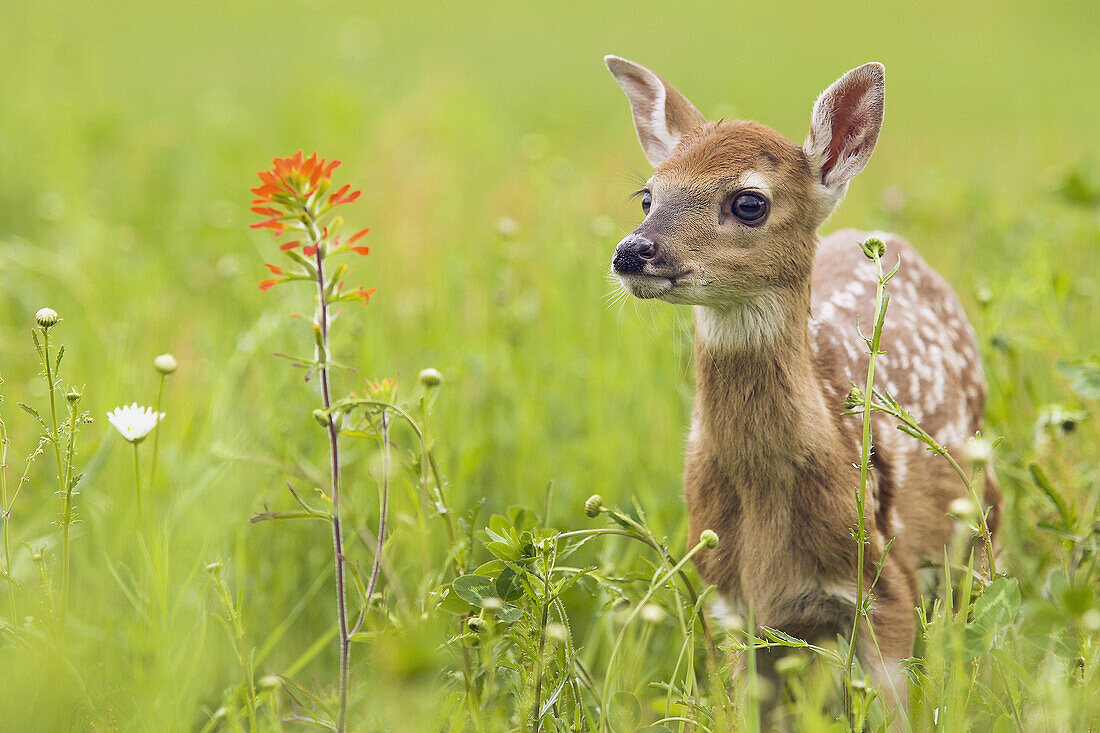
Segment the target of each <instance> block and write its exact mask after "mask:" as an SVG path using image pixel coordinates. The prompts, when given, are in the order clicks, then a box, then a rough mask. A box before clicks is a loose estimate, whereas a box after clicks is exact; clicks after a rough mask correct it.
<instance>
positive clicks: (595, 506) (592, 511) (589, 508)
mask: <svg viewBox="0 0 1100 733" xmlns="http://www.w3.org/2000/svg"><path fill="white" fill-rule="evenodd" d="M602 510H603V497H602V496H600V495H599V494H593V495H592V496H590V497H588V501H586V502H584V515H585V516H586V517H598V516H600V511H602Z"/></svg>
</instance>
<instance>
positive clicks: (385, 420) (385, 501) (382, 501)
mask: <svg viewBox="0 0 1100 733" xmlns="http://www.w3.org/2000/svg"><path fill="white" fill-rule="evenodd" d="M381 422H382V493H381V496H380V497H379V499H378V501H379V508H378V548H377V549H376V550H375V552H374V564H373V566H372V567H371V572H370V583H369V584H368V585H367V593H366V597H365V598H364V599H363V606H364V612H365V611H366V608H369V606H370V599H371V598H372V597H373V596H374V587H375V585H376V584H377V583H378V572H379V570H380V569H381V568H382V548H383V547H384V546H385V544H386V513H387V511H388V509H389V503H390V418H389V415H387V414H386V411H385V410H383V411H382V418H381Z"/></svg>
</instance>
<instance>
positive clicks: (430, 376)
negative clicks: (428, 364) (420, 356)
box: [420, 368, 443, 388]
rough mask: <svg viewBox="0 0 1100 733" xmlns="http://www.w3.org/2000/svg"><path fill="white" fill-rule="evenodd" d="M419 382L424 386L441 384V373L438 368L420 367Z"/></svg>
mask: <svg viewBox="0 0 1100 733" xmlns="http://www.w3.org/2000/svg"><path fill="white" fill-rule="evenodd" d="M420 383H421V384H423V385H424V386H425V387H429V388H430V387H438V386H439V385H441V384H443V374H441V373H440V371H439V370H438V369H431V368H429V369H421V370H420Z"/></svg>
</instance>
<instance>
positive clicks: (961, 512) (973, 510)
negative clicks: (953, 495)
mask: <svg viewBox="0 0 1100 733" xmlns="http://www.w3.org/2000/svg"><path fill="white" fill-rule="evenodd" d="M947 513H948V514H950V515H951V516H953V517H956V518H958V519H962V520H963V521H969V520H973V519H977V517H978V507H976V506H974V502H973V501H971V499H970V497H968V496H960V497H959V498H958V499H955V500H954V501H952V502H951V503H950V504H948V505H947Z"/></svg>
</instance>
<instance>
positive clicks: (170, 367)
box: [153, 354, 179, 376]
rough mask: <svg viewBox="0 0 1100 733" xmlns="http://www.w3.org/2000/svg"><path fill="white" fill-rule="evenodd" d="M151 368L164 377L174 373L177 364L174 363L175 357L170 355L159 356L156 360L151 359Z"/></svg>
mask: <svg viewBox="0 0 1100 733" xmlns="http://www.w3.org/2000/svg"><path fill="white" fill-rule="evenodd" d="M153 366H154V367H156V370H157V371H158V372H160V373H161V374H164V375H165V376H167V375H169V374H171V373H172V372H174V371H176V368H177V367H178V366H179V364H177V363H176V357H174V356H172V355H171V354H161V355H160V356H158V357H157V358H156V359H153Z"/></svg>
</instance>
